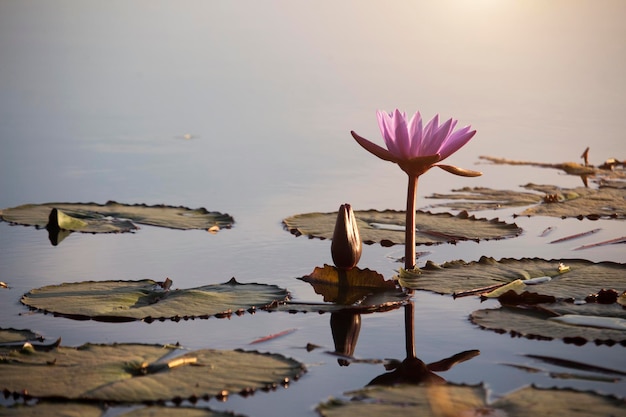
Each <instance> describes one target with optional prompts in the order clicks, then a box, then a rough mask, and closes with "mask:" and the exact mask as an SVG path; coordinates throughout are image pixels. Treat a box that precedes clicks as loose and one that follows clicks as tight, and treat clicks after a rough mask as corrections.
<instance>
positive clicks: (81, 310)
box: [21, 278, 289, 322]
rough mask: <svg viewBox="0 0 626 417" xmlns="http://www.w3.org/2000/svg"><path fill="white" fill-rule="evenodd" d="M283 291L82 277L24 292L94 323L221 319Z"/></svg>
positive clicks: (28, 298)
mask: <svg viewBox="0 0 626 417" xmlns="http://www.w3.org/2000/svg"><path fill="white" fill-rule="evenodd" d="M288 296H289V293H288V292H287V290H285V289H282V288H279V287H277V286H275V285H267V284H254V283H252V284H241V283H239V282H237V281H236V280H235V279H234V278H233V279H231V280H230V281H229V282H226V283H223V284H211V285H204V286H202V287H197V288H190V289H176V290H164V289H163V286H162V285H160V284H159V283H157V282H156V281H152V280H141V281H83V282H76V283H65V284H60V285H49V286H45V287H42V288H38V289H34V290H31V291H29V292H28V293H26V294H24V296H23V297H22V300H21V301H22V303H23V304H25V305H27V306H28V307H30V308H32V309H37V310H41V311H44V312H51V313H54V314H56V315H59V316H63V317H68V318H74V319H94V320H98V321H133V320H144V321H148V322H150V321H153V320H157V319H159V320H164V319H171V320H179V319H181V318H183V319H189V318H196V317H198V318H208V317H210V316H217V317H226V316H229V315H230V314H231V313H232V312H233V311H235V312H237V313H238V312H244V311H245V310H253V309H256V308H261V309H263V308H268V307H269V306H270V305H272V304H276V303H281V302H284V301H285V300H287V298H288Z"/></svg>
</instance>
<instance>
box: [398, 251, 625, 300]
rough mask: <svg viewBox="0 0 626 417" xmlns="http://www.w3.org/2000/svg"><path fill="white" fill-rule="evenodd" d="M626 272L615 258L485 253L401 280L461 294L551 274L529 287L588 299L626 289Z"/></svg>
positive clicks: (428, 267) (431, 266)
mask: <svg viewBox="0 0 626 417" xmlns="http://www.w3.org/2000/svg"><path fill="white" fill-rule="evenodd" d="M625 274H626V265H625V264H620V263H615V262H599V263H594V262H591V261H587V260H583V259H555V260H545V259H539V258H522V259H511V258H504V259H501V260H500V261H496V260H495V259H493V258H488V257H482V258H481V259H480V260H479V261H477V262H464V261H453V262H446V263H444V264H441V265H436V264H434V263H430V262H429V263H427V264H426V267H424V268H422V269H421V270H420V271H419V272H418V273H404V274H401V275H400V277H399V283H400V285H402V286H403V287H406V288H411V289H414V290H427V291H433V292H436V293H440V294H452V295H460V294H461V293H464V292H468V291H472V290H474V289H486V288H489V287H492V286H494V285H501V284H507V283H509V282H513V281H515V280H517V279H520V280H521V281H522V283H524V282H533V281H529V280H530V279H533V278H539V277H549V278H550V280H545V281H544V282H542V283H539V284H534V285H527V286H526V290H528V291H532V292H535V293H538V294H544V295H551V296H554V297H556V298H561V299H567V298H573V299H577V300H584V299H585V297H586V296H587V295H589V294H592V293H596V292H598V291H599V290H600V289H602V288H606V289H610V288H612V289H615V290H617V291H618V292H620V293H621V291H623V290H624V289H626V288H625V287H626V281H624V276H625ZM534 282H536V281H534ZM485 291H486V290H485ZM483 292H484V291H483ZM476 293H477V294H480V293H482V292H481V291H477V292H476Z"/></svg>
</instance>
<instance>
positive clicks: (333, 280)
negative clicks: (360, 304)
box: [301, 265, 401, 305]
mask: <svg viewBox="0 0 626 417" xmlns="http://www.w3.org/2000/svg"><path fill="white" fill-rule="evenodd" d="M301 279H302V280H303V281H306V282H308V283H309V284H311V285H312V286H313V288H314V289H315V292H316V293H317V294H320V295H322V296H324V301H326V302H330V303H337V304H344V305H350V304H354V303H356V302H357V301H360V300H361V299H363V298H364V297H365V296H367V295H369V294H372V293H376V292H384V291H391V292H392V293H395V294H394V295H396V294H397V293H398V292H401V291H400V290H399V289H398V288H397V286H396V284H395V282H394V281H385V278H384V277H383V276H382V275H381V274H379V273H378V272H376V271H372V270H369V269H360V268H352V269H351V270H348V271H345V270H341V269H338V268H336V267H334V266H330V265H324V267H322V268H320V267H315V269H314V270H313V272H312V273H311V274H310V275H307V276H305V277H302V278H301Z"/></svg>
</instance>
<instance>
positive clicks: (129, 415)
mask: <svg viewBox="0 0 626 417" xmlns="http://www.w3.org/2000/svg"><path fill="white" fill-rule="evenodd" d="M127 408H128V411H124V408H121V407H118V409H115V415H116V416H117V417H154V416H159V417H237V416H239V417H241V416H240V415H235V414H233V413H231V412H227V411H213V410H210V409H208V408H196V407H181V406H176V407H166V406H158V405H151V406H143V405H142V406H136V405H133V406H131V407H127ZM111 411H112V410H111V409H110V408H109V407H105V406H100V405H96V404H90V403H79V402H66V403H61V402H48V401H40V402H38V403H37V404H33V405H24V404H14V405H12V406H11V407H5V408H3V407H2V406H1V405H0V414H1V415H3V416H6V417H39V416H46V417H68V416H80V417H106V416H109V415H111Z"/></svg>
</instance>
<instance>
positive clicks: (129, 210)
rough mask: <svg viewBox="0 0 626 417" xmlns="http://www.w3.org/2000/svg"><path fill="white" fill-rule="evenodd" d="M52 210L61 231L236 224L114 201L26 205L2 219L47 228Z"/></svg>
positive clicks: (198, 212)
mask: <svg viewBox="0 0 626 417" xmlns="http://www.w3.org/2000/svg"><path fill="white" fill-rule="evenodd" d="M53 210H55V213H57V212H60V213H61V214H60V215H59V216H56V215H55V216H54V217H55V220H54V221H53V223H56V226H57V227H58V228H60V229H63V230H70V231H77V232H84V233H112V232H115V233H117V232H128V231H132V230H135V229H137V226H136V225H135V223H137V224H143V225H149V226H160V227H168V228H171V229H181V230H189V229H205V230H209V229H211V230H218V229H223V228H230V227H231V226H232V225H233V223H234V219H233V218H232V217H231V216H229V215H228V214H222V213H218V212H214V211H207V210H206V209H204V208H198V209H190V208H186V207H174V206H165V205H155V206H147V205H145V204H134V205H128V204H119V203H116V202H115V201H109V202H107V203H106V204H96V203H45V204H24V205H21V206H18V207H13V208H6V209H3V210H0V219H1V220H4V221H5V222H9V223H12V224H21V225H25V226H35V227H37V228H45V227H46V226H48V225H49V221H50V215H51V213H52V211H53ZM57 217H58V220H56V219H57ZM216 227H217V229H216Z"/></svg>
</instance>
